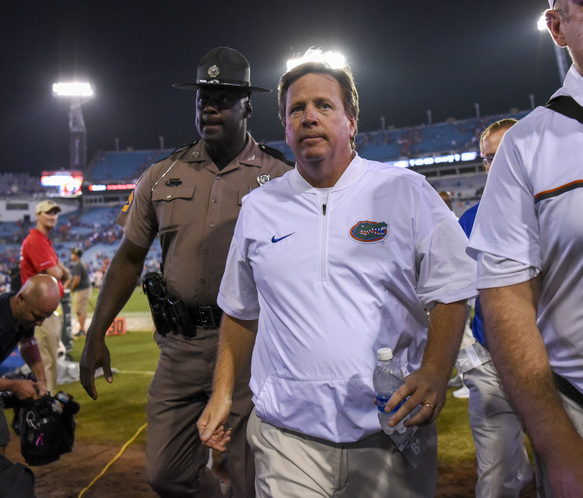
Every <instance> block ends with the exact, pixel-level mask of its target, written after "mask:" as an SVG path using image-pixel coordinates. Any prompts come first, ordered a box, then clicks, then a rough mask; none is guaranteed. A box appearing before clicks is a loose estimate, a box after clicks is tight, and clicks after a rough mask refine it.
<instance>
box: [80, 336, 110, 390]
mask: <svg viewBox="0 0 583 498" xmlns="http://www.w3.org/2000/svg"><path fill="white" fill-rule="evenodd" d="M92 339H93V337H92V334H91V331H89V332H88V335H87V340H86V341H85V347H84V348H83V353H82V354H81V361H80V362H79V367H80V377H81V385H82V386H83V387H84V389H85V391H87V394H89V396H91V397H92V398H93V399H97V389H95V370H96V369H97V368H99V367H102V368H103V375H104V377H105V380H106V381H107V382H109V383H110V384H111V383H112V382H113V376H112V374H111V359H110V356H109V349H108V347H107V346H106V345H105V339H101V338H97V339H96V340H92Z"/></svg>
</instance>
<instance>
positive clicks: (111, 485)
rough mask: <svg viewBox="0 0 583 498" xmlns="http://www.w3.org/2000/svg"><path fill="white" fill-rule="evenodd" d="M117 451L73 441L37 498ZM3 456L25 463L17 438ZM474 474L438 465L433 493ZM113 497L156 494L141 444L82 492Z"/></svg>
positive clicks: (467, 487)
mask: <svg viewBox="0 0 583 498" xmlns="http://www.w3.org/2000/svg"><path fill="white" fill-rule="evenodd" d="M119 450H120V447H119V446H113V445H104V444H86V443H83V442H76V443H75V447H74V448H73V452H72V453H69V454H66V455H63V456H62V457H61V459H60V460H59V461H57V462H54V463H51V464H49V465H44V466H41V467H33V471H34V473H35V476H36V486H35V489H36V494H37V498H77V497H78V496H79V494H80V493H81V492H82V491H83V490H84V489H85V488H86V487H87V486H89V484H90V483H91V481H92V480H93V479H94V478H95V477H96V476H98V475H99V473H100V472H101V471H102V470H103V468H104V467H105V466H106V465H107V464H108V463H109V462H110V461H111V460H112V459H113V458H114V457H115V456H116V455H117V453H118V452H119ZM6 456H7V457H8V458H9V459H10V460H12V461H17V462H21V463H24V460H23V458H22V456H21V455H20V447H19V440H18V437H16V436H14V435H13V438H12V442H11V443H10V444H9V445H8V449H7V452H6ZM475 475H476V469H475V462H468V463H464V464H462V465H459V466H457V467H455V468H452V467H440V469H439V480H438V485H437V493H436V495H435V496H436V497H438V498H468V497H471V496H474V486H475ZM114 496H116V497H124V498H125V497H129V498H134V497H140V498H142V497H143V498H155V497H156V496H157V495H156V493H154V492H153V491H152V490H151V489H150V488H149V486H148V485H147V484H146V482H145V478H144V445H143V443H135V444H133V445H130V446H129V447H128V448H127V449H126V450H125V452H124V453H123V454H122V455H121V456H120V458H119V459H118V460H117V461H116V462H115V463H113V464H112V465H111V467H110V468H109V469H108V470H107V471H106V472H105V474H104V475H103V476H102V477H101V478H100V479H98V480H97V481H96V482H95V484H93V485H92V486H91V487H90V488H89V489H88V490H87V491H85V492H84V494H83V497H84V498H107V497H114ZM521 496H522V497H523V498H531V497H532V498H534V497H535V496H536V493H535V491H534V486H533V485H531V486H529V487H528V489H526V490H525V491H524V492H523V493H522V494H521Z"/></svg>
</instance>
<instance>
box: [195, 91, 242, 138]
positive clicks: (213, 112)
mask: <svg viewBox="0 0 583 498" xmlns="http://www.w3.org/2000/svg"><path fill="white" fill-rule="evenodd" d="M246 100H247V97H246V95H245V94H244V93H242V92H241V91H230V90H225V89H223V88H199V89H198V90H197V92H196V129H197V130H198V132H199V133H200V136H201V137H202V139H203V140H204V141H205V142H208V143H210V144H212V145H215V146H222V145H226V144H228V143H230V142H231V141H233V139H234V138H239V137H240V136H241V135H243V134H244V133H245V130H246V122H245V119H246V118H248V117H249V116H250V114H251V110H250V109H251V107H250V103H247V102H246Z"/></svg>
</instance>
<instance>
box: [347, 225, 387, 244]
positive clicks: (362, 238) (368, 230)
mask: <svg viewBox="0 0 583 498" xmlns="http://www.w3.org/2000/svg"><path fill="white" fill-rule="evenodd" d="M388 233H389V231H388V225H387V224H386V223H385V222H384V221H379V222H377V221H359V222H358V223H356V224H355V225H354V226H353V227H352V228H351V229H350V237H352V239H354V240H356V241H357V242H380V241H381V240H383V239H384V238H385V237H386V236H387V235H388Z"/></svg>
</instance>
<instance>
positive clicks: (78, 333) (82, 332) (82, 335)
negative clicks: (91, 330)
mask: <svg viewBox="0 0 583 498" xmlns="http://www.w3.org/2000/svg"><path fill="white" fill-rule="evenodd" d="M86 335H87V334H85V331H84V330H80V331H79V332H77V333H76V334H75V335H74V336H73V337H85V336H86Z"/></svg>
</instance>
